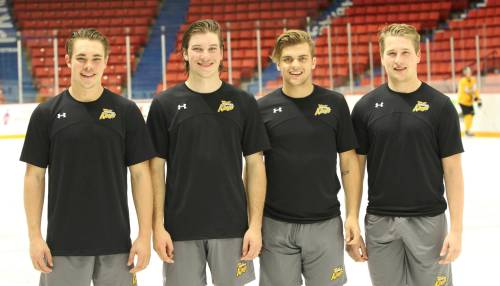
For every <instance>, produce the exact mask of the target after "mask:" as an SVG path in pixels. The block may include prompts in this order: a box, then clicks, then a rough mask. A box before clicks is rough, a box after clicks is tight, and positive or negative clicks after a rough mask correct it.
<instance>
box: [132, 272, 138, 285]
mask: <svg viewBox="0 0 500 286" xmlns="http://www.w3.org/2000/svg"><path fill="white" fill-rule="evenodd" d="M132 286H137V276H136V275H135V273H134V274H132Z"/></svg>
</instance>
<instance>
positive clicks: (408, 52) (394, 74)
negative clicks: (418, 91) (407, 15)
mask: <svg viewBox="0 0 500 286" xmlns="http://www.w3.org/2000/svg"><path fill="white" fill-rule="evenodd" d="M415 49H416V48H415V46H414V44H413V41H412V40H411V39H409V38H408V37H404V36H387V37H386V38H385V40H384V49H383V53H382V55H381V57H382V58H381V60H382V64H383V66H384V67H385V71H386V73H387V76H388V79H389V81H391V82H392V83H398V84H399V83H406V82H412V81H417V80H418V78H417V64H418V63H419V62H420V51H418V52H416V51H415Z"/></svg>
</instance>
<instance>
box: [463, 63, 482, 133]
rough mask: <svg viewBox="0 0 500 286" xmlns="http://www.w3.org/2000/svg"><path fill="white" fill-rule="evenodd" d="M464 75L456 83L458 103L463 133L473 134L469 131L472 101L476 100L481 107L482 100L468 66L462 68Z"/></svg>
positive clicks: (472, 113) (472, 115) (472, 108)
mask: <svg viewBox="0 0 500 286" xmlns="http://www.w3.org/2000/svg"><path fill="white" fill-rule="evenodd" d="M463 74H464V77H462V78H461V79H460V82H459V83H458V103H459V104H460V107H461V108H462V114H463V116H464V124H465V135H467V136H473V135H474V134H473V133H472V131H471V128H472V119H473V117H474V105H473V103H474V101H476V102H477V105H478V107H481V105H482V101H481V98H480V97H479V90H478V88H477V84H476V78H475V77H473V76H472V71H471V69H470V67H465V68H464V70H463Z"/></svg>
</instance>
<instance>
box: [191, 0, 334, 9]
mask: <svg viewBox="0 0 500 286" xmlns="http://www.w3.org/2000/svg"><path fill="white" fill-rule="evenodd" d="M264 1H265V2H269V0H264ZM265 2H263V1H261V0H232V1H230V2H229V3H232V4H236V3H238V4H255V3H265ZM274 2H285V3H289V4H290V5H300V3H301V2H313V3H314V4H315V5H316V7H318V8H320V9H321V8H326V7H327V6H328V4H329V0H316V1H303V0H289V1H274ZM189 4H190V5H192V6H197V5H215V6H223V5H227V4H228V1H227V0H191V1H190V3H189Z"/></svg>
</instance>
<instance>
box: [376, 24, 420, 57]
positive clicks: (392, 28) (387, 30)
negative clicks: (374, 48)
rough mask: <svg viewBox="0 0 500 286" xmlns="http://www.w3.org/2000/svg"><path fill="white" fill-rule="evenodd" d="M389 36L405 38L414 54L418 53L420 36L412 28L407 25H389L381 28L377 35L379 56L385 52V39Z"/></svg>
mask: <svg viewBox="0 0 500 286" xmlns="http://www.w3.org/2000/svg"><path fill="white" fill-rule="evenodd" d="M390 36H392V37H403V38H407V39H409V40H411V41H412V43H413V46H414V47H415V53H418V52H419V51H420V34H419V33H418V31H417V29H415V27H414V26H412V25H408V24H390V25H387V26H385V27H383V28H382V30H381V31H380V32H379V34H378V43H379V46H380V54H383V53H384V51H385V38H386V37H390Z"/></svg>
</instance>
